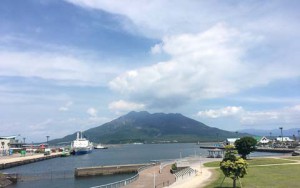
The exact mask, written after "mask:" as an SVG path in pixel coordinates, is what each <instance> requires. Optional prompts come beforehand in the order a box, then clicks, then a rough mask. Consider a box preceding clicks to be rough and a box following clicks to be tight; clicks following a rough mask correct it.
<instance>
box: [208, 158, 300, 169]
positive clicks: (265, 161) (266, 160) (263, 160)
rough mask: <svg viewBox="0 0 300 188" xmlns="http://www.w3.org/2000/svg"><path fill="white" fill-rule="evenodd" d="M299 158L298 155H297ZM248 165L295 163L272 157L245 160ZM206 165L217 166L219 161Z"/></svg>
mask: <svg viewBox="0 0 300 188" xmlns="http://www.w3.org/2000/svg"><path fill="white" fill-rule="evenodd" d="M286 159H294V158H286ZM299 160H300V157H299ZM247 163H249V166H252V165H267V164H283V163H295V161H289V160H284V159H273V158H255V159H250V160H247ZM204 166H206V167H219V166H220V161H216V162H209V163H205V164H204Z"/></svg>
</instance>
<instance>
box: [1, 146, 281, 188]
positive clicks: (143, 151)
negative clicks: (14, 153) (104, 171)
mask: <svg viewBox="0 0 300 188" xmlns="http://www.w3.org/2000/svg"><path fill="white" fill-rule="evenodd" d="M195 154H196V155H198V156H199V155H201V156H203V157H205V156H207V154H208V153H207V150H206V149H200V148H199V145H196V144H194V143H187V144H140V145H138V144H137V145H134V144H128V145H116V146H112V147H110V148H109V149H106V150H94V151H93V152H92V153H90V154H87V155H80V156H71V157H66V158H54V159H50V160H45V161H40V162H36V163H31V164H27V165H23V166H19V167H14V168H10V169H6V170H2V171H4V172H9V173H18V174H21V176H23V178H22V179H23V180H24V181H22V182H18V183H17V184H16V185H14V186H12V188H21V187H22V188H31V187H43V188H50V187H51V188H52V187H75V188H83V187H91V186H96V185H102V184H106V183H111V182H114V181H118V180H122V179H126V178H129V177H131V176H133V175H132V174H125V175H116V176H103V177H91V178H77V179H76V178H74V169H75V168H77V167H90V166H104V165H118V164H137V163H148V162H151V161H153V160H166V159H177V158H180V155H181V157H187V156H192V155H195ZM261 155H276V154H270V153H254V154H253V155H252V156H261Z"/></svg>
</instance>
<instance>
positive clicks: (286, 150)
mask: <svg viewBox="0 0 300 188" xmlns="http://www.w3.org/2000/svg"><path fill="white" fill-rule="evenodd" d="M200 148H201V149H221V150H224V149H225V148H224V147H216V146H200ZM294 150H295V149H292V148H268V147H258V148H256V149H255V151H258V152H270V153H292V152H293V151H294Z"/></svg>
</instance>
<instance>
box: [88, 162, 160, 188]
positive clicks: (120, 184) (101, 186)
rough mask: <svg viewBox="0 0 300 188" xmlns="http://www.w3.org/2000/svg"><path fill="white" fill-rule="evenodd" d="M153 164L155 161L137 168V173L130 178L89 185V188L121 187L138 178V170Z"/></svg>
mask: <svg viewBox="0 0 300 188" xmlns="http://www.w3.org/2000/svg"><path fill="white" fill-rule="evenodd" d="M153 165H155V163H153V164H151V165H147V166H143V167H141V168H139V169H138V172H137V174H136V175H134V176H132V177H130V178H128V179H125V180H121V181H117V182H113V183H109V184H105V185H99V186H94V187H91V188H118V187H123V186H125V185H128V184H130V183H131V182H134V181H136V180H137V179H138V178H139V172H141V171H143V170H145V169H147V168H149V167H151V166H153Z"/></svg>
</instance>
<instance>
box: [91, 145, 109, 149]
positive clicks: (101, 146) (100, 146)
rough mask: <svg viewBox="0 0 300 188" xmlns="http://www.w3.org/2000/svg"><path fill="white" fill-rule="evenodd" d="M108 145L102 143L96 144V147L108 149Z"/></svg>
mask: <svg viewBox="0 0 300 188" xmlns="http://www.w3.org/2000/svg"><path fill="white" fill-rule="evenodd" d="M107 148H108V147H107V146H103V145H102V144H97V145H96V146H94V149H107Z"/></svg>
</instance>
